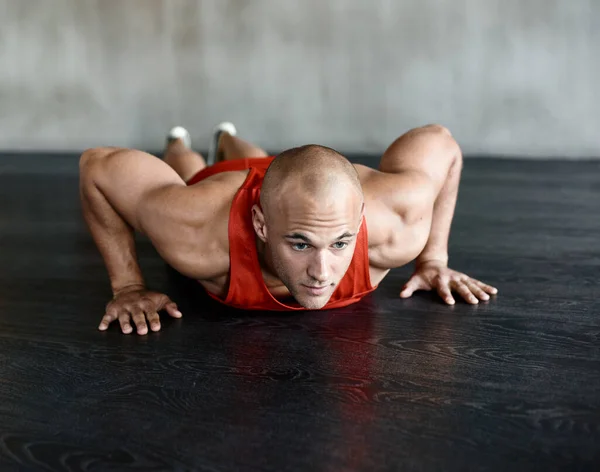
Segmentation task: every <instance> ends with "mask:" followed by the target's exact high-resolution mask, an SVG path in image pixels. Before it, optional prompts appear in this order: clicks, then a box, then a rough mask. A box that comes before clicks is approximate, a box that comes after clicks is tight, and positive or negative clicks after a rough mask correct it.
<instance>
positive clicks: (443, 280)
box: [400, 261, 498, 305]
mask: <svg viewBox="0 0 600 472" xmlns="http://www.w3.org/2000/svg"><path fill="white" fill-rule="evenodd" d="M417 290H436V291H437V293H438V294H439V295H440V297H442V299H443V300H444V301H445V302H446V303H447V304H448V305H454V303H455V301H454V297H452V291H455V292H457V293H459V294H460V296H461V297H462V298H464V299H465V301H466V302H467V303H471V304H473V305H475V304H477V303H479V300H484V301H487V300H489V299H490V295H496V294H497V293H498V289H497V288H495V287H492V286H491V285H487V284H484V283H483V282H480V281H479V280H476V279H473V278H471V277H469V276H468V275H466V274H463V273H461V272H457V271H455V270H452V269H450V268H448V266H447V264H445V263H443V262H439V261H430V262H424V263H421V264H417V268H416V269H415V272H414V273H413V275H412V276H411V278H410V279H409V280H408V282H406V284H405V285H404V287H403V288H402V291H401V292H400V297H402V298H408V297H410V296H411V295H412V294H413V292H416V291H417Z"/></svg>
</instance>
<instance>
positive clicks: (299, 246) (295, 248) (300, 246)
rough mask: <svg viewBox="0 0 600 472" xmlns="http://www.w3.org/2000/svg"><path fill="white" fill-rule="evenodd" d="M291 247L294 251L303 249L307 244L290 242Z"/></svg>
mask: <svg viewBox="0 0 600 472" xmlns="http://www.w3.org/2000/svg"><path fill="white" fill-rule="evenodd" d="M292 248H294V250H296V251H304V250H306V249H307V248H308V244H306V243H294V244H292Z"/></svg>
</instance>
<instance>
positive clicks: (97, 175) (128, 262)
mask: <svg viewBox="0 0 600 472" xmlns="http://www.w3.org/2000/svg"><path fill="white" fill-rule="evenodd" d="M136 153H137V151H129V150H123V149H107V148H101V149H92V150H88V151H86V152H84V154H83V155H82V157H81V160H80V197H81V204H82V209H83V216H84V218H85V221H86V223H87V224H88V227H89V229H90V232H91V234H92V237H93V239H94V242H95V243H96V245H97V247H98V250H99V251H100V254H101V255H102V258H103V259H104V262H105V265H106V268H107V271H108V275H109V278H110V284H111V288H112V291H113V294H115V295H116V294H118V293H119V292H121V291H124V290H128V289H133V288H136V287H143V286H144V279H143V277H142V273H141V271H140V268H139V265H138V263H137V257H136V251H135V242H134V230H136V229H137V230H140V231H141V229H142V228H141V225H142V221H141V219H140V214H141V213H140V209H141V204H142V202H143V201H144V199H146V198H148V196H149V193H150V192H152V191H153V190H156V189H157V188H164V187H165V186H168V185H185V184H184V183H183V181H182V180H181V179H180V178H179V176H178V175H177V174H176V173H175V172H174V171H173V170H172V169H170V168H169V167H168V166H167V165H166V164H165V163H163V162H160V161H159V160H158V159H156V158H153V157H152V156H149V155H144V154H143V153H139V155H136ZM155 161H158V162H155ZM157 164H158V165H157ZM153 176H154V177H153Z"/></svg>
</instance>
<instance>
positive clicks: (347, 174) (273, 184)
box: [260, 144, 363, 213]
mask: <svg viewBox="0 0 600 472" xmlns="http://www.w3.org/2000/svg"><path fill="white" fill-rule="evenodd" d="M348 192H351V193H353V194H355V195H356V196H357V197H358V199H359V201H360V203H361V204H362V200H363V196H362V188H361V185H360V180H359V178H358V174H357V172H356V169H355V168H354V166H353V165H352V164H351V163H350V162H349V161H348V160H347V159H346V158H345V157H344V156H342V155H341V154H340V153H338V152H337V151H334V150H333V149H330V148H328V147H324V146H318V145H314V144H309V145H306V146H301V147H297V148H293V149H289V150H287V151H284V152H282V153H281V154H279V155H278V156H277V157H276V158H275V159H274V160H273V162H272V163H271V165H270V166H269V168H268V170H267V172H266V174H265V178H264V181H263V185H262V189H261V195H260V204H261V207H262V208H263V211H264V212H265V213H269V212H271V210H274V209H275V208H276V207H277V206H279V205H281V204H285V203H286V202H287V201H288V200H290V199H294V200H298V199H302V198H304V199H309V200H311V201H324V200H327V199H329V198H331V197H337V198H340V197H342V196H345V195H347V194H348ZM274 204H276V205H274Z"/></svg>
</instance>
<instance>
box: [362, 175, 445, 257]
mask: <svg viewBox="0 0 600 472" xmlns="http://www.w3.org/2000/svg"><path fill="white" fill-rule="evenodd" d="M355 167H357V171H358V173H359V176H360V180H361V184H362V187H363V193H364V196H365V219H366V221H367V231H368V234H369V262H370V264H371V265H372V266H375V267H377V268H380V269H391V268H394V267H400V266H402V265H404V264H406V263H408V262H410V261H411V260H413V259H414V258H415V257H416V256H418V255H419V253H420V252H421V250H422V249H423V247H425V244H426V242H427V238H428V236H429V229H430V226H431V216H432V214H433V204H434V202H435V189H434V186H433V185H432V183H431V181H430V180H429V179H428V178H427V176H424V175H421V174H418V173H413V172H411V173H398V174H390V173H385V172H380V171H378V170H375V169H371V168H368V167H365V166H358V165H356V166H355Z"/></svg>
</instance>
